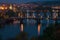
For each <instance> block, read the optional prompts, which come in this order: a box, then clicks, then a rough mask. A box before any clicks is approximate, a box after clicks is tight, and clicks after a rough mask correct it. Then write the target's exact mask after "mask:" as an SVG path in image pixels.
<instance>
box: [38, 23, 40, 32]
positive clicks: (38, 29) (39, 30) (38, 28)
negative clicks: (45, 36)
mask: <svg viewBox="0 0 60 40" xmlns="http://www.w3.org/2000/svg"><path fill="white" fill-rule="evenodd" d="M40 28H41V24H38V32H40Z"/></svg>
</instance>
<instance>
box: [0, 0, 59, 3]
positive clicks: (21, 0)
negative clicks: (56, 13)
mask: <svg viewBox="0 0 60 40" xmlns="http://www.w3.org/2000/svg"><path fill="white" fill-rule="evenodd" d="M37 1H40V2H41V1H59V0H0V3H26V2H37Z"/></svg>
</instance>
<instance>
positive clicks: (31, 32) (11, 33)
mask: <svg viewBox="0 0 60 40" xmlns="http://www.w3.org/2000/svg"><path fill="white" fill-rule="evenodd" d="M23 22H24V31H25V32H27V33H28V37H29V38H31V37H32V36H37V35H38V32H37V21H36V20H33V19H31V20H30V19H29V20H27V19H25V21H24V20H23ZM40 22H41V31H40V35H43V30H44V29H46V28H47V25H48V24H51V23H54V20H49V22H48V20H40ZM57 22H58V23H60V20H58V21H57ZM19 33H20V24H10V25H5V28H4V29H0V35H1V36H2V39H3V40H6V39H7V38H15V37H16V35H18V34H19Z"/></svg>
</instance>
